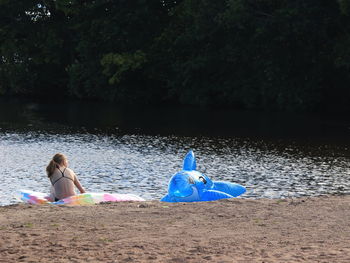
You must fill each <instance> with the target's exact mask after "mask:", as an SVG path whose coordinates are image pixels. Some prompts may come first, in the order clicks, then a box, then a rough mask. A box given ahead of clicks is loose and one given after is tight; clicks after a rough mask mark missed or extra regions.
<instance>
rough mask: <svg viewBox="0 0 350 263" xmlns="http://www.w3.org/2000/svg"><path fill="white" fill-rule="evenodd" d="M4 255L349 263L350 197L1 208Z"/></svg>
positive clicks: (22, 258) (0, 256) (15, 258)
mask: <svg viewBox="0 0 350 263" xmlns="http://www.w3.org/2000/svg"><path fill="white" fill-rule="evenodd" d="M0 236H1V238H0V262H196V263H197V262H260V263H261V262H266V263H267V262H327V263H329V262H344V263H345V262H346V263H348V262H350V196H326V197H317V198H301V199H287V200H248V199H229V200H220V201H215V202H202V203H176V204H170V203H161V202H158V201H147V202H125V203H108V204H100V205H94V206H80V207H70V206H50V205H44V206H35V205H26V204H18V205H12V206H5V207H0Z"/></svg>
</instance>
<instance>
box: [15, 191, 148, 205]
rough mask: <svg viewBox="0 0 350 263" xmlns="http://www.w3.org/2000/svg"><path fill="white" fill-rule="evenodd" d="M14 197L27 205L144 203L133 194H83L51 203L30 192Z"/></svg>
mask: <svg viewBox="0 0 350 263" xmlns="http://www.w3.org/2000/svg"><path fill="white" fill-rule="evenodd" d="M16 197H17V198H18V199H19V200H21V201H23V202H25V203H29V204H54V205H92V204H99V203H103V202H123V201H145V200H144V199H143V198H141V197H139V196H137V195H133V194H109V193H84V194H78V195H74V196H70V197H67V198H64V199H62V200H59V201H57V202H53V200H51V199H50V197H49V195H48V194H45V193H40V192H34V191H31V190H20V191H19V192H18V193H17V196H16Z"/></svg>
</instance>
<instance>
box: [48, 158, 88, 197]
mask: <svg viewBox="0 0 350 263" xmlns="http://www.w3.org/2000/svg"><path fill="white" fill-rule="evenodd" d="M46 172H47V176H48V177H49V179H50V181H51V184H52V187H51V197H52V199H53V200H54V201H58V200H61V199H63V198H66V197H69V196H72V195H76V193H75V190H74V186H76V187H77V188H78V189H79V191H80V193H85V190H84V188H83V187H82V186H81V184H80V182H79V180H78V177H77V176H76V174H75V173H74V172H73V170H71V169H69V168H68V160H67V157H66V156H65V155H63V154H61V153H57V154H55V156H54V157H53V158H52V160H51V161H50V163H49V165H48V166H47V167H46Z"/></svg>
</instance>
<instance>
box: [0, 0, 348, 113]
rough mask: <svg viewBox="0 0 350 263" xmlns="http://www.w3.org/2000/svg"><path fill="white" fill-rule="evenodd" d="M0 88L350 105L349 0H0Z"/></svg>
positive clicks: (139, 99)
mask: <svg viewBox="0 0 350 263" xmlns="http://www.w3.org/2000/svg"><path fill="white" fill-rule="evenodd" d="M0 15H1V19H0V55H1V60H0V94H6V95H25V96H38V95H40V96H42V97H77V98H82V99H99V100H112V101H116V102H117V103H127V104H131V103H138V104H139V103H147V104H150V103H152V104H154V103H164V102H175V103H180V104H193V105H204V106H213V107H236V108H256V109H274V110H289V111H310V110H311V111H312V110H327V111H331V110H334V109H337V110H343V111H345V110H349V109H350V108H349V103H348V101H349V99H350V1H349V0H327V1H326V0H322V1H319V0H318V1H316V0H307V1H305V0H304V1H303V0H293V1H292V0H217V1H209V0H182V1H165V0H134V1H130V0H118V1H111V0H100V1H92V0H88V1H78V0H71V1H68V0H56V1H55V0H47V1H34V0H26V1H23V0H18V1H8V0H7V1H6V0H1V1H0Z"/></svg>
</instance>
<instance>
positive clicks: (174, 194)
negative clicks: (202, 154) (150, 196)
mask: <svg viewBox="0 0 350 263" xmlns="http://www.w3.org/2000/svg"><path fill="white" fill-rule="evenodd" d="M245 191H246V189H245V188H244V187H243V186H242V185H240V184H235V183H229V182H217V181H211V180H210V179H209V178H208V177H207V176H205V175H204V174H202V173H200V172H198V171H196V159H195V157H194V153H193V151H189V152H188V153H187V155H186V157H185V159H184V163H183V170H182V171H181V172H178V173H176V174H175V175H173V176H172V177H171V179H170V181H169V186H168V194H167V195H166V196H164V197H163V198H162V199H161V200H160V201H164V202H198V201H214V200H219V199H224V198H232V197H236V196H239V195H241V194H243V193H244V192H245Z"/></svg>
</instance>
